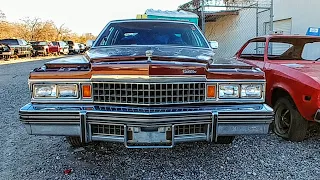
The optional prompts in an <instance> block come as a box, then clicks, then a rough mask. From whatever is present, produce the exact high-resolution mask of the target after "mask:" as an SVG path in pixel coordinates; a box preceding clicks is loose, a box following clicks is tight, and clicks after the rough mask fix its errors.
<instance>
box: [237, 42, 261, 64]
mask: <svg viewBox="0 0 320 180" xmlns="http://www.w3.org/2000/svg"><path fill="white" fill-rule="evenodd" d="M265 46H266V43H265V42H264V41H263V42H262V41H258V42H250V43H249V44H248V45H247V46H246V47H245V48H244V50H243V51H242V53H241V55H240V57H241V58H244V59H250V60H261V61H263V56H264V49H265Z"/></svg>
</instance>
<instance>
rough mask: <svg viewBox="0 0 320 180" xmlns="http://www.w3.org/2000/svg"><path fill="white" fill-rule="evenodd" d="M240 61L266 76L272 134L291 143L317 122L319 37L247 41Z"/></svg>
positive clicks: (319, 112) (319, 110) (319, 114)
mask: <svg viewBox="0 0 320 180" xmlns="http://www.w3.org/2000/svg"><path fill="white" fill-rule="evenodd" d="M236 58H237V59H238V60H239V61H242V62H246V63H249V64H251V65H255V66H257V67H259V68H260V69H262V70H263V71H264V72H265V73H266V79H267V87H266V101H267V103H268V104H269V105H270V106H272V107H273V108H274V111H275V120H274V124H273V130H274V132H275V133H276V134H277V135H279V136H281V137H283V138H284V139H288V140H291V141H302V140H304V139H305V137H306V133H307V130H308V126H309V122H320V101H319V99H320V37H312V36H294V35H271V36H266V37H258V38H254V39H251V40H249V41H248V42H247V43H246V44H245V45H244V46H243V47H242V48H241V49H240V51H238V53H237V54H236Z"/></svg>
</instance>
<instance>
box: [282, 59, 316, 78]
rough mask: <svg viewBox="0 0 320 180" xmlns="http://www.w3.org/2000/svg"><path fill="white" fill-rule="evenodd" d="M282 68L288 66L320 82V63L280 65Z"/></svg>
mask: <svg viewBox="0 0 320 180" xmlns="http://www.w3.org/2000/svg"><path fill="white" fill-rule="evenodd" d="M280 64H281V65H282V66H286V67H288V68H290V69H294V70H296V71H299V72H301V73H303V74H305V75H307V76H309V77H311V78H313V79H314V80H316V81H318V82H320V62H316V61H311V62H291V63H280Z"/></svg>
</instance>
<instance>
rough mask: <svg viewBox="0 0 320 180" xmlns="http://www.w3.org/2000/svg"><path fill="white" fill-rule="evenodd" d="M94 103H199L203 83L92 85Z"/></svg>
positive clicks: (202, 97) (101, 83)
mask: <svg viewBox="0 0 320 180" xmlns="http://www.w3.org/2000/svg"><path fill="white" fill-rule="evenodd" d="M92 87H93V98H94V102H100V103H119V104H136V105H163V104H183V103H199V102H204V101H205V83H204V82H200V83H193V82H188V83H113V82H112V83H109V82H99V83H93V86H92Z"/></svg>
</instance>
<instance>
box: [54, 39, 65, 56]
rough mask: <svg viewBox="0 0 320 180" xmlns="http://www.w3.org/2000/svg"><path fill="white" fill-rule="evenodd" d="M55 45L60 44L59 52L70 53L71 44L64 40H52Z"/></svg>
mask: <svg viewBox="0 0 320 180" xmlns="http://www.w3.org/2000/svg"><path fill="white" fill-rule="evenodd" d="M52 44H53V45H54V46H58V49H59V50H58V52H59V54H69V46H68V44H67V43H66V42H64V41H54V42H52Z"/></svg>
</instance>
